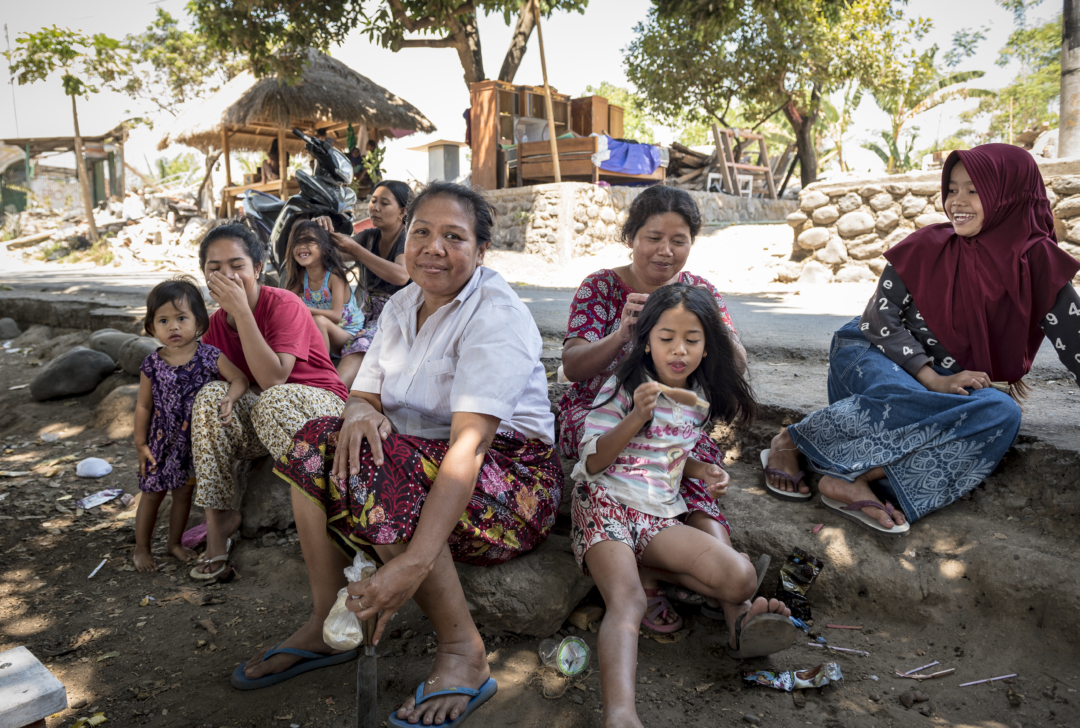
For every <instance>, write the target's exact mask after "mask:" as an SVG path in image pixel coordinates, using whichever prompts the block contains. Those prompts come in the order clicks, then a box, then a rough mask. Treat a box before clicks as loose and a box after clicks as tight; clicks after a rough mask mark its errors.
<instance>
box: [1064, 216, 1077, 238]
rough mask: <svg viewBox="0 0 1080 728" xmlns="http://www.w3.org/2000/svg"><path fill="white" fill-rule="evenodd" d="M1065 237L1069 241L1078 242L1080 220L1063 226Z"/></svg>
mask: <svg viewBox="0 0 1080 728" xmlns="http://www.w3.org/2000/svg"><path fill="white" fill-rule="evenodd" d="M1065 239H1066V240H1068V241H1069V242H1070V243H1077V244H1080V220H1077V221H1076V222H1075V223H1073V224H1071V225H1066V226H1065Z"/></svg>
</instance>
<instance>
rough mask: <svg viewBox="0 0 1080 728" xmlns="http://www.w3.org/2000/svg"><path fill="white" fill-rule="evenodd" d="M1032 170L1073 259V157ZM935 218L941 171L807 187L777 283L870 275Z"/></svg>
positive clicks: (1079, 167)
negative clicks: (1038, 174) (1041, 183)
mask: <svg viewBox="0 0 1080 728" xmlns="http://www.w3.org/2000/svg"><path fill="white" fill-rule="evenodd" d="M1039 167H1040V169H1041V171H1042V174H1043V180H1044V182H1045V184H1046V194H1047V197H1049V198H1050V204H1051V205H1052V206H1053V209H1054V219H1055V227H1056V230H1057V237H1058V242H1059V244H1060V245H1061V247H1062V248H1064V249H1065V250H1066V251H1068V252H1069V254H1071V255H1072V256H1073V257H1075V258H1077V259H1080V159H1076V158H1073V159H1056V160H1040V162H1039ZM939 222H948V217H946V216H945V213H944V212H943V206H942V199H941V173H940V172H917V173H911V174H902V175H892V176H889V177H881V178H876V179H863V180H849V181H846V182H839V183H832V184H830V183H819V184H812V185H810V186H809V187H807V188H806V189H805V190H803V191H802V193H801V194H800V195H799V209H798V210H795V211H794V212H792V213H791V214H790V215H788V217H787V223H788V225H790V226H791V227H792V228H793V229H794V233H795V235H794V241H793V244H792V255H791V259H790V260H787V261H784V262H783V263H781V264H780V269H779V271H778V274H777V280H779V281H781V282H791V281H796V280H798V281H800V282H803V283H828V282H834V281H835V282H856V281H863V280H872V279H874V278H877V277H878V276H879V275H881V271H882V270H883V269H884V268H885V258H883V257H882V254H883V253H884V252H885V251H886V250H888V249H889V248H891V247H892V246H894V245H896V244H897V243H899V242H900V241H901V240H903V239H904V238H906V237H907V236H908V235H910V234H911V233H912V232H914V231H915V230H918V229H919V228H923V227H926V226H927V225H933V224H934V223H939Z"/></svg>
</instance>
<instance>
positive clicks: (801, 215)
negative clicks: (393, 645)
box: [787, 210, 808, 230]
mask: <svg viewBox="0 0 1080 728" xmlns="http://www.w3.org/2000/svg"><path fill="white" fill-rule="evenodd" d="M807 219H808V218H807V217H806V213H805V212H803V211H802V210H796V211H795V212H793V213H791V214H790V215H788V216H787V224H788V225H790V226H791V227H793V228H795V229H796V230H798V229H799V228H801V227H802V224H803V223H804V222H806V221H807Z"/></svg>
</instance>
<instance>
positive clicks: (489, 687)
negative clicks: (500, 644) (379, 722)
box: [387, 677, 499, 728]
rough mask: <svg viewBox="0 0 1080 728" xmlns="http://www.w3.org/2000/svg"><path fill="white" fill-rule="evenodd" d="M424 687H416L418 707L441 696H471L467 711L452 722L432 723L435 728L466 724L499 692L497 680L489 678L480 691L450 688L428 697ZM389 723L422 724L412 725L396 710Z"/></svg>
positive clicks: (400, 726) (398, 727) (401, 727)
mask: <svg viewBox="0 0 1080 728" xmlns="http://www.w3.org/2000/svg"><path fill="white" fill-rule="evenodd" d="M424 685H425V683H423V682H422V683H420V684H419V685H417V686H416V704H417V705H420V704H421V703H423V702H424V701H425V700H431V699H432V698H437V697H439V696H441V695H469V696H471V697H470V698H469V704H468V705H466V706H465V710H464V712H462V714H461V715H459V716H458V717H457V718H454V719H453V720H451V721H443V722H442V723H432V724H431V725H432V726H435V727H436V728H457V726H459V725H461V724H462V723H464V722H465V719H466V718H468V717H469V715H470V714H471V713H472V712H473V711H474V710H476V709H477V708H479V707H480V706H481V705H483V704H484V703H486V702H487V701H488V700H490V699H491V696H492V695H494V694H495V693H496V692H498V690H499V684H498V683H497V682H495V678H492V677H489V678H488V679H487V682H485V683H484V684H483V685H481V686H480V689H479V690H474V689H472V688H450V689H449V690H436V691H435V692H433V693H428V694H427V695H424ZM387 722H388V723H389V724H390V725H392V726H394V727H395V728H416V726H418V725H421V724H420V723H410V722H409V721H407V720H402V719H401V718H398V717H397V711H396V710H395V711H394V712H393V713H391V714H390V720H389V721H387Z"/></svg>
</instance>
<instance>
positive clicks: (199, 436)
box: [191, 224, 349, 579]
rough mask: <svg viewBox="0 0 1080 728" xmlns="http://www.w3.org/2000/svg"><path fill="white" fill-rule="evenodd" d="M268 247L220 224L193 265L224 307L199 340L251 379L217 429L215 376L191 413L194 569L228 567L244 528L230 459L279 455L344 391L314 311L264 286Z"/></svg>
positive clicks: (208, 574) (220, 388) (196, 573)
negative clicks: (231, 541) (199, 539)
mask: <svg viewBox="0 0 1080 728" xmlns="http://www.w3.org/2000/svg"><path fill="white" fill-rule="evenodd" d="M264 253H265V248H264V246H263V245H262V243H261V242H260V241H259V239H258V238H257V237H256V236H255V234H254V233H253V232H252V231H251V230H250V229H249V228H247V227H246V226H244V225H240V224H232V225H222V226H220V227H216V228H214V229H213V230H211V231H210V232H209V233H207V234H206V237H205V238H203V241H202V243H201V244H200V245H199V267H201V268H202V270H203V275H204V276H205V277H206V285H207V287H208V288H209V289H210V297H211V298H213V299H214V301H216V302H217V304H218V305H219V306H220V307H221V308H219V309H218V310H217V311H215V312H214V314H213V315H212V316H211V317H210V327H209V328H208V329H207V331H206V334H205V335H204V336H203V342H204V343H207V344H210V345H212V346H216V347H217V348H218V349H220V350H221V351H222V353H224V354H225V356H226V357H228V359H229V361H231V362H233V363H234V364H236V366H237V367H238V368H239V369H240V371H242V372H243V373H244V374H245V375H246V376H247V378H248V381H250V382H251V389H250V390H249V391H248V392H247V393H246V394H245V395H244V396H243V397H241V398H240V400H238V401H237V402H236V404H235V405H233V419H232V422H231V423H230V424H229V425H227V426H223V425H222V424H221V422H220V420H219V414H218V405H217V402H218V400H219V399H221V397H223V396H224V394H225V386H224V382H211V383H210V384H207V385H206V386H205V387H203V388H202V389H201V390H200V391H199V394H198V396H197V397H196V399H195V404H194V406H193V408H192V413H191V423H192V424H191V441H192V455H193V460H194V462H195V477H196V480H197V485H196V491H195V503H196V504H197V505H200V506H203V507H204V508H205V509H206V526H207V531H206V536H207V542H206V553H205V554H204V555H203V558H202V560H201V561H200V562H199V564H198V565H197V566H196V567H195V568H194V569H193V570H192V572H191V575H192V576H193V577H195V578H196V579H209V578H213V577H214V576H216V575H218V574H220V573H221V572H222V571H223V570H224V569H225V562H226V561H227V559H228V543H227V539H226V537H227V536H228V535H229V534H231V533H233V532H235V531H236V530H237V529H238V528H239V527H240V511H239V510H237V505H238V503H237V502H236V483H235V482H234V480H233V476H232V462H233V460H235V459H237V458H244V459H250V458H257V457H261V456H263V455H266V454H268V453H269V454H271V455H273V457H274V459H275V460H277V459H280V458H281V456H282V455H284V454H285V452H286V451H287V450H288V449H289V446H290V445H291V444H292V438H293V435H294V434H295V433H296V431H297V430H299V429H300V428H301V427H302V426H303V425H304V424H305V423H307V421H308V420H312V419H315V418H317V417H326V416H336V415H340V414H341V411H342V409H343V407H344V403H345V399H346V398H347V397H348V396H349V393H348V390H347V389H346V388H345V385H344V384H342V382H341V379H340V378H339V377H338V375H337V371H336V370H335V369H334V365H333V363H332V362H331V361H330V356H329V355H328V354H327V352H326V346H325V345H324V344H323V339H322V334H321V333H319V329H318V327H317V326H316V325H315V322H314V320H313V319H312V318H311V314H310V313H309V312H308V310H307V308H306V307H305V306H304V303H303V301H301V300H300V299H299V298H298V297H297V296H296V294H294V293H290V292H289V291H285V290H282V289H280V288H270V287H267V286H263V285H261V284H260V282H259V280H260V278H261V276H262V271H263V255H264Z"/></svg>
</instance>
